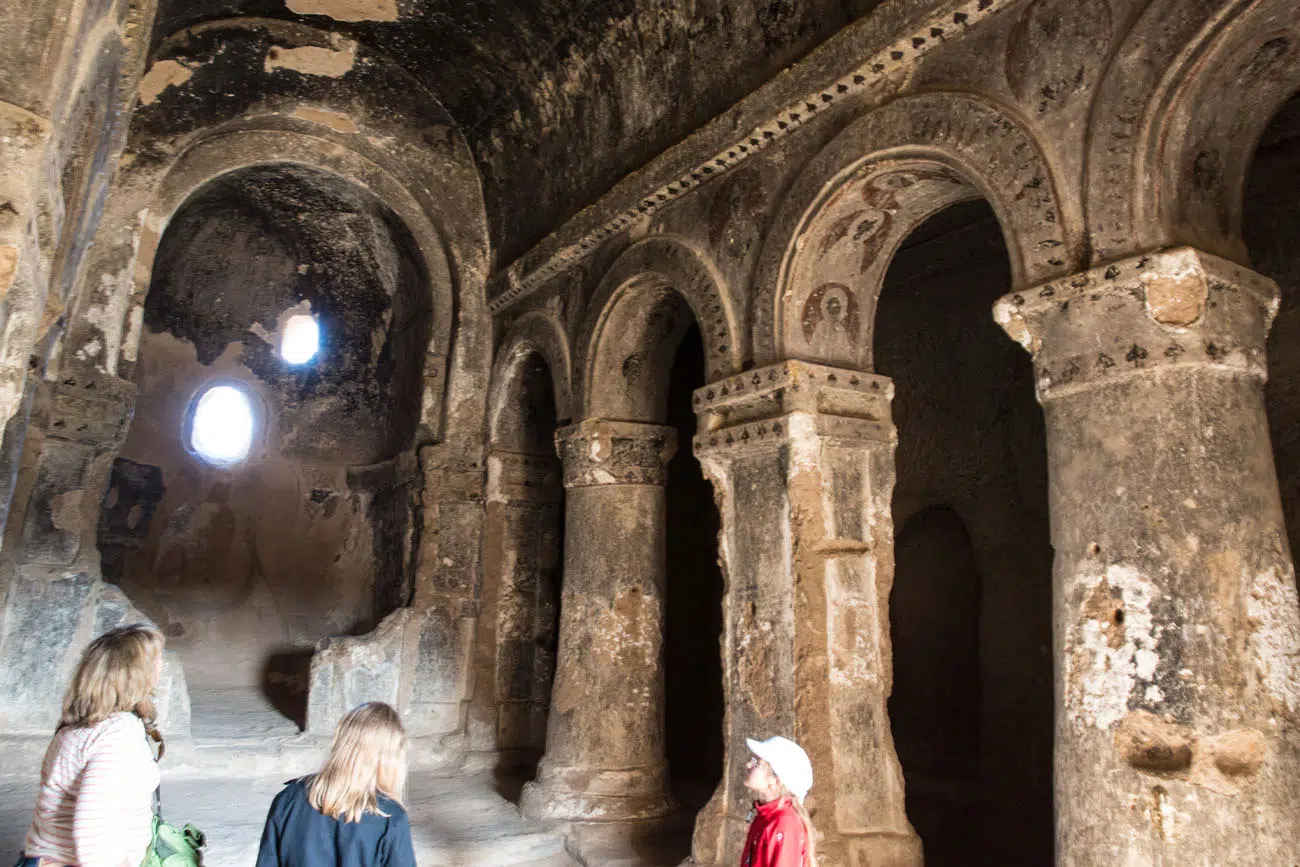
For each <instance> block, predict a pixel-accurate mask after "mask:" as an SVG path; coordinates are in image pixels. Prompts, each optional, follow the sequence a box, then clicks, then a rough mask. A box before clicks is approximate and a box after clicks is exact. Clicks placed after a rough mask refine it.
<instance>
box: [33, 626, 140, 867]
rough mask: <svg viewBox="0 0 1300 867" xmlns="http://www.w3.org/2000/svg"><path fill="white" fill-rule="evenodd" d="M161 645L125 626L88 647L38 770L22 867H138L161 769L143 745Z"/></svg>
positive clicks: (107, 633)
mask: <svg viewBox="0 0 1300 867" xmlns="http://www.w3.org/2000/svg"><path fill="white" fill-rule="evenodd" d="M162 664H163V637H162V633H161V632H159V631H158V630H157V629H154V628H153V627H152V626H146V625H137V626H124V627H122V628H120V629H114V630H111V631H109V632H106V633H105V634H103V635H101V636H100V637H99V638H96V639H95V640H94V641H92V642H90V645H89V646H88V647H87V648H86V650H85V652H83V653H82V655H81V661H80V662H79V663H78V664H77V670H76V672H74V674H73V675H72V683H70V684H69V685H68V691H67V693H66V694H65V695H64V698H63V715H62V718H61V719H60V720H59V727H58V729H56V730H55V732H54V737H53V739H52V740H51V741H50V746H49V748H48V749H47V750H46V751H45V760H44V761H43V762H42V763H41V787H40V790H39V792H38V793H37V796H36V814H35V816H34V817H33V819H32V824H31V827H30V828H29V829H28V831H27V839H26V841H25V842H24V845H23V864H24V865H25V867H37V865H40V867H50V865H72V864H75V865H77V867H137V865H139V863H140V862H141V861H142V860H143V859H144V855H145V850H146V849H147V848H148V847H149V841H150V837H151V836H152V832H153V810H152V803H151V802H152V799H153V792H154V790H155V789H157V788H158V780H159V774H158V766H157V764H156V763H155V760H154V757H153V752H152V750H151V749H150V747H149V738H150V737H151V736H152V737H153V739H154V740H156V741H157V742H158V743H159V746H160V755H161V744H162V736H161V735H159V734H158V732H157V729H156V728H154V715H155V714H154V702H153V692H154V689H155V687H156V686H157V685H158V678H159V677H160V676H161V675H162Z"/></svg>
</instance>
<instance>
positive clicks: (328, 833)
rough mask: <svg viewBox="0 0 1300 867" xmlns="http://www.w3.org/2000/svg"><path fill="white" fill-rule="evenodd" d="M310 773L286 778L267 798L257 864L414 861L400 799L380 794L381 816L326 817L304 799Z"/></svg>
mask: <svg viewBox="0 0 1300 867" xmlns="http://www.w3.org/2000/svg"><path fill="white" fill-rule="evenodd" d="M310 779H311V778H310V777H303V778H302V779H300V780H294V781H292V782H290V783H288V784H287V785H286V786H285V787H284V790H283V791H281V792H280V794H278V795H276V796H275V800H274V801H272V802H271V810H270V812H268V813H267V814H266V828H265V829H264V830H263V831H262V846H261V848H260V849H258V851H257V867H415V850H414V849H413V848H412V846H411V823H410V820H409V819H407V817H406V810H404V809H402V805H401V804H399V803H397V802H396V801H394V800H392V799H391V798H386V797H384V796H383V795H380V796H379V809H380V810H382V811H383V812H385V813H387V814H388V815H386V816H380V815H377V814H375V813H366V814H365V815H364V816H362V817H361V821H360V822H344V821H340V820H338V819H331V818H330V817H329V816H326V815H325V814H323V813H321V812H320V811H319V810H317V809H316V808H315V807H313V806H312V805H311V802H310V801H308V800H307V783H308V781H309V780H310Z"/></svg>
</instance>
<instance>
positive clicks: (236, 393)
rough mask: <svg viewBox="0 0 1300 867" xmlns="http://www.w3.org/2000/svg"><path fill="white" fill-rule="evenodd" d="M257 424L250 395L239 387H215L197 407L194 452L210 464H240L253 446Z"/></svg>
mask: <svg viewBox="0 0 1300 867" xmlns="http://www.w3.org/2000/svg"><path fill="white" fill-rule="evenodd" d="M253 424H254V418H253V404H252V402H251V401H250V400H249V399H248V394H247V393H246V392H245V391H244V390H243V389H242V388H238V387H237V386H233V385H214V386H213V387H211V388H209V389H207V390H206V391H204V392H203V393H202V394H200V395H199V398H198V400H197V401H196V402H195V404H194V414H193V417H192V418H191V420H190V448H192V449H194V451H195V453H196V454H198V455H199V457H201V458H203V459H204V460H205V461H208V462H209V463H213V464H220V465H229V464H234V463H238V462H239V461H242V460H243V459H244V458H246V457H248V450H249V449H250V448H251V447H252V445H253Z"/></svg>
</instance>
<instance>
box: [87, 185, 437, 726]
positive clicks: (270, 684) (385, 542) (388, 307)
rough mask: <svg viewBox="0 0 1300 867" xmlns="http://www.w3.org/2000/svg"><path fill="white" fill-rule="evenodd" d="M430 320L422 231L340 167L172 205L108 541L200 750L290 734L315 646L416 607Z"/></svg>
mask: <svg viewBox="0 0 1300 867" xmlns="http://www.w3.org/2000/svg"><path fill="white" fill-rule="evenodd" d="M431 316H432V310H431V303H430V300H429V291H428V276H427V271H426V267H425V263H424V260H423V257H422V256H421V254H420V253H419V251H418V249H417V246H416V244H415V242H414V240H413V239H412V237H411V235H410V233H409V232H408V231H407V229H406V228H405V226H404V225H403V224H402V223H401V222H400V221H399V220H398V219H397V218H396V217H395V215H393V213H392V212H391V211H390V210H389V209H387V208H386V207H385V206H384V205H382V204H381V203H380V202H379V201H378V200H377V199H375V198H374V197H373V196H372V195H371V194H370V193H368V192H366V191H364V190H362V189H360V188H359V187H356V186H354V185H352V184H350V183H348V182H346V181H344V180H342V179H340V178H338V177H336V176H332V175H328V174H325V173H323V172H320V171H317V170H313V169H308V168H305V167H301V166H291V165H284V164H272V165H261V166H254V167H250V168H246V169H241V170H238V171H234V172H231V173H228V174H225V175H222V176H220V177H218V178H217V179H215V180H213V181H211V182H209V183H208V184H207V185H205V186H204V187H202V188H201V189H199V190H198V191H197V192H196V193H194V194H193V195H192V196H191V197H190V198H189V199H188V200H187V201H186V202H185V203H184V204H182V205H181V207H180V208H179V209H178V210H177V212H176V213H175V215H174V216H173V217H172V219H171V221H170V223H169V225H168V228H167V230H166V232H165V234H164V236H163V238H162V239H161V242H160V244H159V247H158V250H157V255H156V256H155V259H154V269H153V276H152V282H151V286H150V291H149V295H148V297H147V300H146V303H145V308H144V316H143V323H142V325H143V329H142V334H141V337H140V342H139V350H138V355H137V359H136V364H135V367H134V372H135V373H134V380H135V383H136V385H137V387H138V389H139V400H138V403H137V407H136V412H135V417H134V420H133V423H132V426H131V430H130V433H129V435H128V437H127V440H126V442H125V444H124V446H123V448H122V451H121V453H120V457H119V458H118V460H117V461H116V463H115V465H114V469H113V475H112V478H111V480H110V485H109V488H108V491H107V494H106V498H105V501H104V504H103V509H102V511H101V515H100V524H99V532H98V539H99V547H100V551H101V553H102V556H103V564H104V574H105V577H106V578H108V579H109V580H111V581H113V582H115V583H118V584H120V585H121V586H122V587H123V589H124V590H126V591H127V592H128V594H129V595H130V596H131V598H132V599H133V600H134V601H135V602H136V603H137V604H139V605H140V607H141V608H142V610H144V611H145V612H146V613H147V614H149V615H150V617H152V618H153V619H154V620H155V621H156V622H158V623H159V625H160V626H161V627H162V628H163V629H164V630H165V632H166V633H167V635H168V643H169V646H170V647H172V648H174V649H176V650H178V651H179V653H180V655H181V658H182V661H183V662H184V665H185V671H186V676H187V680H188V685H189V687H190V695H191V702H192V704H193V707H194V726H193V733H194V737H195V739H196V740H197V741H200V742H203V741H210V740H228V739H236V740H238V739H243V738H252V737H257V738H260V737H265V736H267V735H274V734H282V733H283V734H292V733H293V732H295V731H296V728H295V726H294V723H297V724H298V725H302V723H303V718H302V717H303V714H304V713H305V704H306V702H305V698H306V694H305V693H306V679H307V666H308V664H309V662H310V658H311V654H312V650H313V648H314V646H315V644H316V642H317V641H319V640H320V639H322V638H324V637H326V636H330V635H346V634H359V633H362V632H365V631H368V630H370V629H372V628H373V627H374V626H375V625H376V624H377V623H378V621H379V620H380V619H382V618H383V617H384V616H385V615H386V614H388V613H389V612H391V611H393V610H395V609H396V608H398V607H401V606H403V605H405V604H407V603H408V602H409V596H410V588H411V584H410V582H411V575H410V569H409V563H410V559H411V552H410V551H409V550H408V547H409V541H410V538H411V536H410V533H411V529H412V517H413V503H412V494H413V491H412V490H411V489H410V485H411V484H412V482H411V480H410V478H409V474H405V473H403V472H401V469H400V465H399V462H398V460H397V458H398V457H399V455H401V454H402V453H403V452H405V451H406V450H408V449H410V448H411V446H412V444H413V442H414V439H415V434H416V427H417V424H418V422H419V419H420V407H421V391H422V388H423V381H422V379H423V376H422V371H423V370H424V368H425V364H424V359H425V352H426V349H427V346H428V342H429V337H430V330H431V325H430V323H431ZM313 334H314V335H315V338H316V341H315V345H312V344H313V341H312V339H311V338H312V335H313ZM313 350H314V351H313ZM218 398H220V399H221V400H220V405H218V403H216V402H214V401H217V399H218ZM212 410H215V411H212ZM245 410H247V415H246V416H245V415H243V413H244V411H245ZM231 437H234V439H232V438H231ZM236 440H238V441H236Z"/></svg>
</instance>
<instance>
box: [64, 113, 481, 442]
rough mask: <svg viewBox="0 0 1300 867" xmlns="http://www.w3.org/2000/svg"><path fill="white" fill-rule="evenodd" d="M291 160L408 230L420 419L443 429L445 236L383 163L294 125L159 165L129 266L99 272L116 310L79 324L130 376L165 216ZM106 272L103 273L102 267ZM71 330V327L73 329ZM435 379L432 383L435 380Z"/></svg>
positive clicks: (201, 144) (194, 149)
mask: <svg viewBox="0 0 1300 867" xmlns="http://www.w3.org/2000/svg"><path fill="white" fill-rule="evenodd" d="M284 164H292V165H295V166H301V167H305V168H309V169H314V170H316V171H318V172H321V173H323V174H326V175H330V176H333V177H336V178H339V179H341V180H343V181H346V182H348V183H350V184H353V185H356V186H357V187H359V188H361V189H364V190H368V191H370V192H371V193H372V194H373V195H375V196H376V197H377V198H378V199H379V200H380V201H381V202H383V204H384V205H385V206H386V207H387V208H388V209H390V210H391V211H392V212H393V214H394V215H395V216H396V217H397V218H398V219H399V220H400V221H401V222H402V224H403V225H404V226H405V228H406V229H407V230H408V231H409V232H410V233H411V237H412V239H413V240H414V242H415V245H416V248H417V249H418V251H419V253H420V256H421V258H422V260H423V264H424V267H425V272H426V275H427V279H428V290H429V293H430V296H431V301H432V311H431V316H432V319H431V323H430V324H431V331H430V339H429V345H428V347H427V349H426V353H425V370H424V375H425V389H424V394H425V397H424V405H423V407H422V410H421V418H420V421H421V424H423V425H425V426H426V427H427V429H428V430H430V432H431V433H432V434H433V436H434V437H435V438H437V437H438V436H439V435H440V434H441V431H442V420H443V419H442V416H443V414H442V408H443V391H444V389H445V381H446V379H447V362H448V356H449V354H450V351H451V337H452V323H453V321H454V315H455V311H456V306H457V299H456V297H455V295H456V293H455V288H454V287H455V285H456V281H455V279H454V277H453V273H452V263H451V261H450V259H449V257H448V254H447V249H446V245H445V241H444V239H443V238H442V236H441V234H440V233H439V232H438V231H437V229H436V228H435V227H434V225H433V223H432V222H431V221H430V219H429V217H428V215H427V214H426V212H425V210H424V209H423V207H422V206H421V204H420V203H419V202H418V201H417V200H416V199H415V197H414V196H412V195H411V193H410V192H409V191H408V189H407V188H406V186H405V185H404V184H403V183H402V182H401V181H399V180H398V179H397V178H395V177H393V176H392V175H391V174H390V173H389V172H387V171H386V170H385V169H384V168H382V167H380V166H378V165H376V164H374V163H372V162H370V161H369V160H367V159H366V158H365V157H363V156H361V155H359V154H356V153H354V152H351V151H347V150H341V149H338V148H335V147H330V146H327V145H326V143H324V142H321V141H320V140H318V139H314V138H312V137H310V136H305V135H303V134H301V133H300V132H296V131H287V130H273V129H265V130H257V129H253V130H240V131H232V132H228V133H226V134H224V135H214V136H211V137H208V138H204V139H201V140H199V141H198V142H196V143H195V144H194V145H193V146H191V147H190V148H187V149H186V150H185V151H184V152H183V153H182V154H180V156H179V157H178V158H177V159H176V160H175V161H174V162H172V163H170V164H169V165H167V166H165V167H164V168H162V169H161V170H160V171H159V172H158V175H159V176H156V177H155V178H153V179H151V180H153V181H154V182H153V183H152V184H150V185H149V187H147V189H148V190H149V194H148V195H147V196H146V197H144V200H143V201H142V202H141V203H140V204H141V205H142V207H140V208H139V210H137V211H136V218H137V220H139V221H140V222H141V223H142V226H141V231H140V233H139V237H138V241H137V243H136V247H135V250H134V253H135V260H134V262H133V263H132V267H130V268H129V269H124V270H123V272H119V273H118V274H116V275H112V276H114V277H116V278H117V279H118V280H119V281H120V284H119V285H116V286H114V285H113V281H112V280H102V279H101V286H100V287H99V288H100V289H101V290H105V291H111V292H112V295H113V297H115V298H117V299H119V300H118V303H117V308H116V309H117V311H118V316H117V317H114V319H113V320H109V319H107V318H106V311H104V310H99V311H97V312H96V311H94V310H93V308H92V309H91V310H87V311H86V312H87V313H88V314H90V316H89V318H87V317H86V316H83V317H82V320H83V321H82V323H81V324H82V325H89V326H92V327H93V328H94V330H95V333H96V335H97V337H98V339H99V340H101V341H102V344H103V346H104V351H105V355H106V357H105V359H104V361H105V365H106V369H105V372H108V373H113V374H115V375H122V376H129V369H130V367H131V366H132V365H133V364H134V362H135V358H136V351H137V347H138V344H139V341H140V336H141V323H142V321H143V315H144V304H145V299H146V297H147V295H148V293H149V289H150V284H151V281H152V276H153V263H154V257H155V255H156V253H157V251H158V246H159V244H160V243H161V241H162V237H163V234H164V233H165V232H166V230H167V225H168V223H169V221H170V220H171V218H172V217H173V216H174V215H175V214H176V213H177V211H179V210H180V209H181V207H183V206H184V204H185V202H186V201H187V200H188V199H189V198H190V197H191V196H193V195H195V194H197V193H198V192H200V191H201V190H202V189H203V188H204V187H206V186H207V185H208V184H209V183H211V182H212V181H215V180H216V179H218V178H220V177H222V176H224V175H228V174H231V173H233V172H238V171H240V170H242V169H248V168H253V167H256V166H266V165H284ZM106 276H108V275H106ZM74 333H75V332H74ZM435 386H437V387H435Z"/></svg>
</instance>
